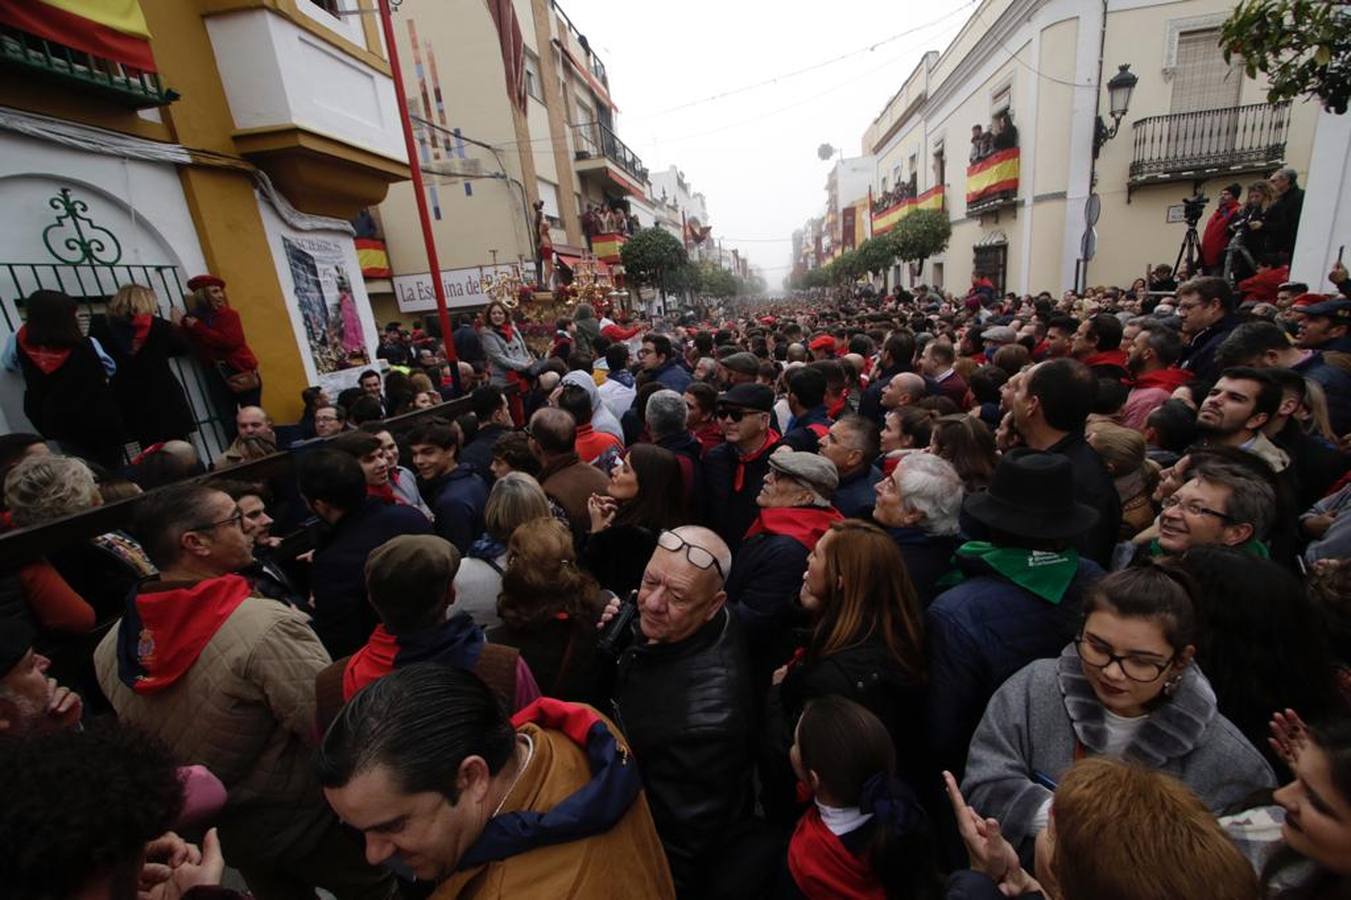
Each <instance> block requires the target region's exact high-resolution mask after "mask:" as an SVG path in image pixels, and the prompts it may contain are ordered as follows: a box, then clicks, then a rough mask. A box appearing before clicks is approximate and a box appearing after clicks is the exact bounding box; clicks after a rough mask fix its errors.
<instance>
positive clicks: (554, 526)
mask: <svg viewBox="0 0 1351 900" xmlns="http://www.w3.org/2000/svg"><path fill="white" fill-rule="evenodd" d="M508 477H511V476H508ZM613 596H614V595H613V594H611V593H610V592H608V591H602V590H601V588H600V586H599V585H598V584H596V579H594V578H592V577H591V576H590V575H589V574H588V573H587V572H585V571H584V570H582V569H581V568H579V567H578V565H577V554H576V553H575V552H574V550H573V546H572V532H571V531H570V530H569V529H568V527H567V526H566V525H564V524H563V523H562V522H559V521H558V520H557V519H554V518H552V517H549V518H536V519H531V520H530V521H528V522H526V523H525V524H524V525H521V526H519V527H518V528H517V529H516V530H515V531H514V532H512V535H511V540H510V542H509V543H508V562H507V570H506V572H504V573H503V574H502V593H501V594H500V595H498V598H497V614H498V615H499V616H500V617H501V619H502V624H501V625H499V626H497V627H496V628H490V629H488V640H490V641H494V642H495V643H499V644H506V645H507V646H510V647H515V648H516V649H517V650H519V651H520V652H521V658H522V659H524V660H525V661H526V662H527V663H528V664H529V666H530V671H531V672H533V673H534V674H535V680H536V681H537V682H539V686H540V690H541V691H542V692H543V693H544V695H545V696H547V697H556V698H558V699H560V700H573V701H581V702H584V703H590V704H591V705H593V706H597V707H600V706H602V705H603V704H604V702H605V699H604V692H603V691H602V690H601V672H602V670H601V668H600V664H599V660H598V658H597V656H596V640H597V638H598V637H599V632H598V631H597V629H596V620H597V619H598V618H599V616H600V613H601V610H603V609H604V608H605V604H606V603H607V602H608V601H609V600H610V598H611V597H613Z"/></svg>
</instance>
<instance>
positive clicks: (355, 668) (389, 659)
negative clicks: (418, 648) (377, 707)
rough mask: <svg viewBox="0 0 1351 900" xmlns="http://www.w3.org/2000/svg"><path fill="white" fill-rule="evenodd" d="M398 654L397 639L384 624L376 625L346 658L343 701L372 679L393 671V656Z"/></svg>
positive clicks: (349, 698)
mask: <svg viewBox="0 0 1351 900" xmlns="http://www.w3.org/2000/svg"><path fill="white" fill-rule="evenodd" d="M398 655H399V642H398V640H397V639H396V638H395V637H394V635H392V634H390V633H389V632H388V631H386V630H385V626H384V625H376V626H375V630H374V631H372V632H371V636H370V639H369V640H368V641H366V643H365V644H364V645H362V647H361V649H360V650H358V651H357V652H355V653H353V654H352V655H351V656H350V657H349V658H348V660H347V665H346V666H345V667H344V668H343V670H342V699H343V702H344V703H345V702H347V701H348V700H351V699H352V695H353V694H355V693H356V692H357V691H359V690H361V689H362V688H363V687H364V686H366V685H368V684H370V683H371V682H372V681H375V680H377V679H380V678H384V677H385V676H386V675H388V674H389V673H390V672H393V671H394V657H396V656H398Z"/></svg>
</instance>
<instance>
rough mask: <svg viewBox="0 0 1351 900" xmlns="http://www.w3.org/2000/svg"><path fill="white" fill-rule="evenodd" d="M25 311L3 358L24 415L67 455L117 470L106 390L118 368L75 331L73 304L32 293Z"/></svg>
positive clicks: (112, 403) (118, 435)
mask: <svg viewBox="0 0 1351 900" xmlns="http://www.w3.org/2000/svg"><path fill="white" fill-rule="evenodd" d="M24 311H25V314H26V320H25V322H24V324H23V325H22V326H20V328H19V330H18V331H17V332H16V333H15V334H14V335H12V336H11V337H10V339H9V342H8V344H7V345H6V346H5V352H4V364H5V368H7V369H9V370H10V371H11V372H22V373H23V380H24V386H25V388H26V390H25V391H24V395H23V411H24V415H26V416H27V417H28V420H29V421H30V422H32V423H33V427H34V428H36V429H37V430H38V433H39V434H41V435H42V436H43V437H44V438H47V439H48V440H53V441H56V442H57V443H58V444H60V445H61V448H62V449H63V450H65V451H66V452H67V453H69V454H71V455H74V456H82V457H84V458H86V459H89V460H92V461H94V462H97V463H99V464H101V465H103V466H106V467H109V468H116V467H117V466H120V465H121V464H122V462H123V459H122V456H123V453H122V443H123V440H124V432H123V425H122V417H121V416H120V415H119V414H118V405H117V400H116V398H115V396H114V394H113V390H112V387H111V385H110V384H109V379H110V378H111V377H112V376H113V375H114V374H115V373H116V371H117V364H116V363H115V362H114V361H113V359H112V358H111V357H109V356H108V354H107V353H106V352H105V351H104V348H103V346H102V345H101V344H100V343H99V342H98V340H97V339H95V338H88V337H85V336H84V334H83V332H81V331H80V323H79V320H78V319H77V318H76V306H75V300H74V299H73V298H71V297H68V296H66V295H65V294H62V293H60V292H59V291H34V292H33V293H31V294H29V295H28V299H27V300H25V301H24Z"/></svg>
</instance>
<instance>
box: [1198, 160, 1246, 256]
mask: <svg viewBox="0 0 1351 900" xmlns="http://www.w3.org/2000/svg"><path fill="white" fill-rule="evenodd" d="M1241 196H1243V188H1241V187H1239V185H1238V182H1234V183H1233V184H1231V185H1229V186H1227V187H1226V188H1224V190H1222V191H1220V199H1219V203H1218V205H1217V206H1216V207H1215V211H1214V212H1213V213H1211V214H1210V218H1209V219H1208V220H1207V221H1206V229H1205V231H1204V232H1202V234H1201V272H1202V274H1204V275H1222V274H1224V251H1225V248H1226V247H1228V246H1229V240H1230V235H1229V223H1230V222H1231V221H1233V218H1234V216H1236V215H1237V214H1238V211H1239V202H1238V201H1239V197H1241Z"/></svg>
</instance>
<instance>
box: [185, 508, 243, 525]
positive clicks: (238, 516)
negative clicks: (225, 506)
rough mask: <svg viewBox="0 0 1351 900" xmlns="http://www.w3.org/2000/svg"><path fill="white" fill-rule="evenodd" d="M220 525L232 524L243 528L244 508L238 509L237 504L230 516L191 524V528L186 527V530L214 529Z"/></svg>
mask: <svg viewBox="0 0 1351 900" xmlns="http://www.w3.org/2000/svg"><path fill="white" fill-rule="evenodd" d="M222 525H234V526H235V527H237V528H240V529H243V527H244V510H242V509H240V508H239V507H238V506H236V507H235V511H234V513H233V514H232V515H231V516H230V518H228V519H221V520H220V521H219V522H207V523H206V524H205V525H194V526H192V527H191V528H189V529H187V530H188V531H212V530H214V529H216V528H219V527H221V526H222Z"/></svg>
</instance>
